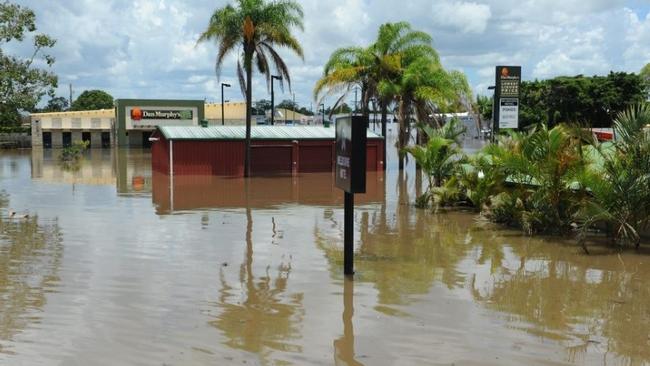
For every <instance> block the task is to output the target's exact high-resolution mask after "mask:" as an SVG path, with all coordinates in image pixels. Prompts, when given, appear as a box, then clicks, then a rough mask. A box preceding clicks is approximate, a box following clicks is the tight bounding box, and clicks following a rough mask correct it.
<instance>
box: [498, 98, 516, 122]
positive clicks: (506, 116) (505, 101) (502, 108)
mask: <svg viewBox="0 0 650 366" xmlns="http://www.w3.org/2000/svg"><path fill="white" fill-rule="evenodd" d="M517 127H519V99H517V98H501V99H500V100H499V128H517Z"/></svg>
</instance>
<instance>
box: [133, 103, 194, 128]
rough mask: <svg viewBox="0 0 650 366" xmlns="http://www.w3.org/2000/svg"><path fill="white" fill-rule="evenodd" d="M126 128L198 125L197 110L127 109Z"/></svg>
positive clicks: (170, 108)
mask: <svg viewBox="0 0 650 366" xmlns="http://www.w3.org/2000/svg"><path fill="white" fill-rule="evenodd" d="M126 113H127V118H126V128H127V129H133V128H149V127H151V128H153V127H156V126H193V125H198V119H197V113H196V108H187V107H185V108H174V107H127V108H126Z"/></svg>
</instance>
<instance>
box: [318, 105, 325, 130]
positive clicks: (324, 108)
mask: <svg viewBox="0 0 650 366" xmlns="http://www.w3.org/2000/svg"><path fill="white" fill-rule="evenodd" d="M318 106H319V107H323V126H325V103H321V104H319V105H318Z"/></svg>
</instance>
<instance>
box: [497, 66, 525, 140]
mask: <svg viewBox="0 0 650 366" xmlns="http://www.w3.org/2000/svg"><path fill="white" fill-rule="evenodd" d="M495 79H496V80H495V82H496V84H495V86H496V87H495V90H494V93H495V95H494V100H495V102H496V103H497V105H496V107H495V108H494V121H495V127H496V129H501V128H519V89H520V87H521V66H497V67H496V77H495Z"/></svg>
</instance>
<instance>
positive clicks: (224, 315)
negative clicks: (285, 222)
mask: <svg viewBox="0 0 650 366" xmlns="http://www.w3.org/2000/svg"><path fill="white" fill-rule="evenodd" d="M246 220H247V223H246V254H245V258H244V261H243V263H242V264H241V266H240V267H239V279H238V284H229V283H228V280H227V279H226V277H227V276H226V274H225V272H226V271H228V266H225V264H224V266H222V268H221V270H220V273H219V277H220V282H221V289H220V290H219V300H218V302H217V303H216V304H215V305H216V307H217V308H218V309H219V310H218V311H219V315H217V317H216V320H213V321H210V324H211V325H213V326H215V327H216V328H218V329H220V330H221V331H222V332H223V333H224V335H225V336H226V338H227V340H226V342H225V344H226V345H228V346H229V347H231V348H235V349H242V350H244V351H248V352H252V353H254V354H256V355H258V356H259V357H260V360H261V361H262V363H263V364H267V363H270V362H272V363H277V362H279V361H280V360H278V359H273V357H278V356H277V354H275V355H274V354H273V353H272V352H271V351H280V352H293V353H300V352H302V347H301V346H300V345H298V344H296V343H292V341H295V340H297V339H300V338H301V336H300V332H299V324H300V323H301V321H302V317H303V315H304V309H303V305H302V298H303V294H302V293H288V291H287V282H288V281H289V275H290V273H291V259H290V258H289V259H287V260H286V262H285V261H283V262H282V263H281V264H280V265H279V266H277V268H269V267H267V268H266V269H265V271H264V272H263V273H262V274H261V275H255V274H254V273H253V271H254V270H253V251H254V248H253V239H252V231H253V218H252V215H251V209H250V208H246Z"/></svg>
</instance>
